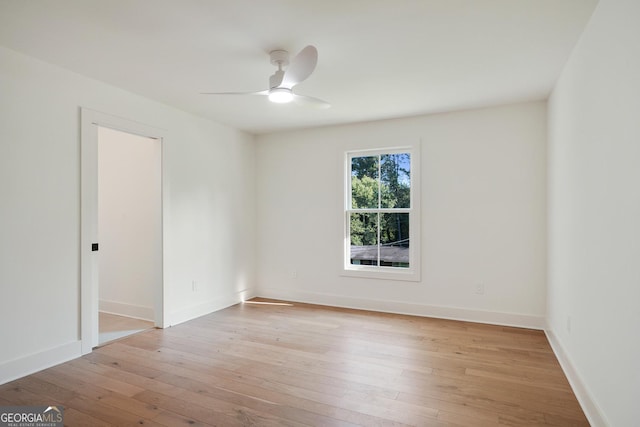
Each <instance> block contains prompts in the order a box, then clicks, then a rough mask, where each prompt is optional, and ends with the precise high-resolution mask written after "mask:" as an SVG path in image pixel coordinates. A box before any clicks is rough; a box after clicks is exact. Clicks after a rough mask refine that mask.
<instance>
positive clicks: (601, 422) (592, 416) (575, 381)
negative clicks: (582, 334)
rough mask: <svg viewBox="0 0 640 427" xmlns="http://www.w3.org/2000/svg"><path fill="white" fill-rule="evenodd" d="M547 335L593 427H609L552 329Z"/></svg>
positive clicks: (546, 332) (547, 331)
mask: <svg viewBox="0 0 640 427" xmlns="http://www.w3.org/2000/svg"><path fill="white" fill-rule="evenodd" d="M544 332H545V334H546V335H547V340H549V344H551V348H552V349H553V352H554V353H555V355H556V358H557V359H558V362H560V366H561V367H562V370H563V371H564V374H565V375H566V377H567V379H568V380H569V384H570V385H571V388H572V389H573V393H574V394H575V395H576V397H577V398H578V402H579V403H580V406H581V407H582V410H583V411H584V413H585V415H586V416H587V419H588V420H589V423H590V424H591V426H592V427H607V426H609V425H610V424H609V423H608V422H607V421H606V418H605V416H604V414H603V413H602V410H601V409H600V407H599V406H598V405H597V404H596V402H595V401H594V400H593V398H592V397H591V396H592V395H591V393H590V392H589V389H588V388H587V386H586V385H585V383H584V382H583V381H582V378H581V376H580V374H579V373H578V370H577V369H576V368H575V365H574V364H573V362H572V361H571V358H570V357H569V354H568V353H567V352H566V351H565V350H564V347H563V346H562V344H561V343H560V340H559V339H558V337H557V335H556V334H555V333H554V332H553V330H552V329H551V328H550V327H547V328H546V329H545V331H544Z"/></svg>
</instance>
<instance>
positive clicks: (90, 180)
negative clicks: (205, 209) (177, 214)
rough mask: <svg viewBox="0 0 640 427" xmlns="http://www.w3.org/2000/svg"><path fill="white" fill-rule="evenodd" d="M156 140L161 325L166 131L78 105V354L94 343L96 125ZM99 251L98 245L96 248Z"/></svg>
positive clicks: (160, 319) (160, 315)
mask: <svg viewBox="0 0 640 427" xmlns="http://www.w3.org/2000/svg"><path fill="white" fill-rule="evenodd" d="M99 126H100V127H106V128H110V129H114V130H118V131H122V132H127V133H131V134H135V135H139V136H143V137H147V138H153V139H157V140H159V141H160V170H161V177H160V181H161V184H160V185H161V196H160V204H161V207H160V217H161V219H160V223H161V236H160V241H161V244H162V248H161V253H162V256H161V267H160V268H161V272H160V275H161V280H160V284H159V286H158V287H157V288H156V289H154V317H155V319H154V323H155V326H156V327H159V328H163V327H164V326H165V325H164V301H165V296H164V288H165V287H164V241H165V236H164V233H165V230H164V198H165V194H164V161H163V158H164V157H163V156H164V140H165V138H166V133H167V131H166V130H164V129H159V128H155V127H152V126H149V125H145V124H142V123H139V122H136V121H133V120H129V119H125V118H121V117H116V116H113V115H110V114H106V113H101V112H99V111H95V110H91V109H88V108H81V109H80V341H81V344H82V345H81V347H82V354H87V353H91V351H92V350H93V348H94V347H96V346H97V345H98V338H99V332H98V298H99V295H98V290H99V288H98V257H97V253H96V252H94V251H93V250H92V244H93V243H99V240H98V127H99ZM98 253H99V248H98Z"/></svg>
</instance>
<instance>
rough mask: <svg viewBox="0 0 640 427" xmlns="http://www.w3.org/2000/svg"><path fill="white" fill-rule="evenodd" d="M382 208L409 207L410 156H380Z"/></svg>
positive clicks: (402, 154) (399, 154)
mask: <svg viewBox="0 0 640 427" xmlns="http://www.w3.org/2000/svg"><path fill="white" fill-rule="evenodd" d="M380 175H381V176H380V183H381V190H382V195H381V201H380V202H381V204H380V207H382V208H410V207H411V200H410V198H411V155H410V154H409V153H397V154H384V155H382V156H380Z"/></svg>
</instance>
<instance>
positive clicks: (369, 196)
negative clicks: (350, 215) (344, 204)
mask: <svg viewBox="0 0 640 427" xmlns="http://www.w3.org/2000/svg"><path fill="white" fill-rule="evenodd" d="M378 188H379V182H378V156H366V157H352V158H351V208H352V209H372V208H373V209H375V208H377V207H378Z"/></svg>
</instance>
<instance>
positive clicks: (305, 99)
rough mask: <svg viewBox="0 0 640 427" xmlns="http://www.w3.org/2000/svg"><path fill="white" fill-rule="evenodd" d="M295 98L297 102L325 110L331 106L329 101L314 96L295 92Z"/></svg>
mask: <svg viewBox="0 0 640 427" xmlns="http://www.w3.org/2000/svg"><path fill="white" fill-rule="evenodd" d="M293 100H294V101H295V102H296V103H297V104H301V105H305V106H309V107H314V108H319V109H323V110H324V109H327V108H330V107H331V104H329V103H328V102H327V101H323V100H322V99H318V98H314V97H312V96H306V95H296V94H294V95H293Z"/></svg>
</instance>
